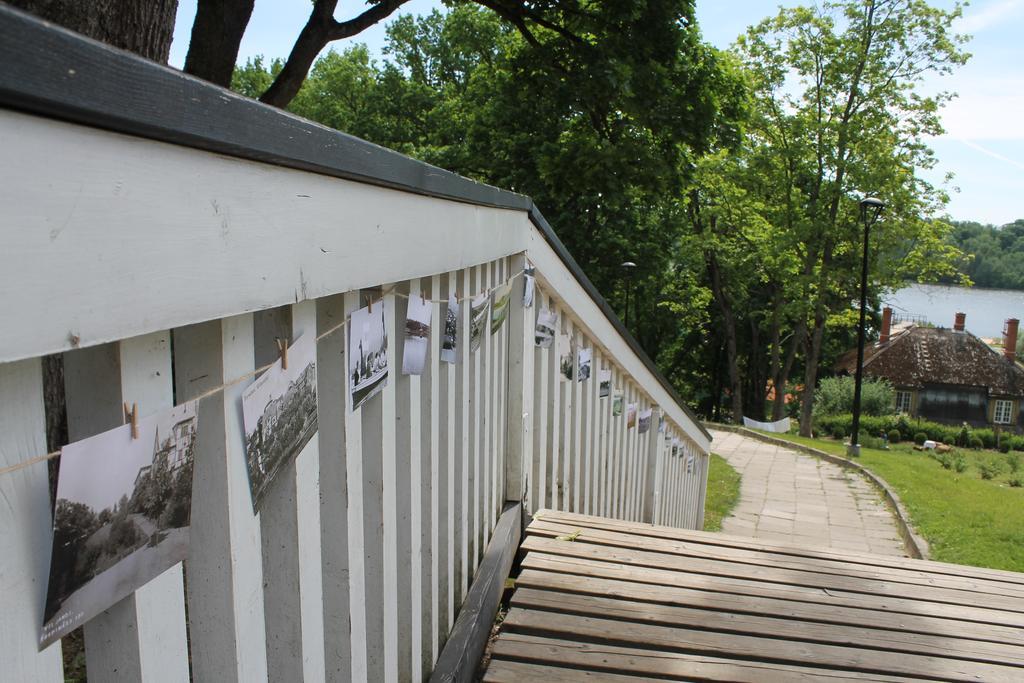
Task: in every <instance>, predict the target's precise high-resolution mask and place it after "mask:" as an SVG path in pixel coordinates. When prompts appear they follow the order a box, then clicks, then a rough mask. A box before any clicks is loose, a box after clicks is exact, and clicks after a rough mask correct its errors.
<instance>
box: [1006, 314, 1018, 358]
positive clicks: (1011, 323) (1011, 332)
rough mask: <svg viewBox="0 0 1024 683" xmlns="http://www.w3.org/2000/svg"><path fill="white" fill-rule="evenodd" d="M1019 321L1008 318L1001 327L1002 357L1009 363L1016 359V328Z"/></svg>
mask: <svg viewBox="0 0 1024 683" xmlns="http://www.w3.org/2000/svg"><path fill="white" fill-rule="evenodd" d="M1018 325H1020V321H1019V320H1017V319H1016V318H1008V319H1007V321H1006V325H1005V326H1004V327H1003V355H1004V356H1006V359H1007V360H1009V361H1010V362H1011V363H1012V362H1013V361H1014V360H1016V358H1017V326H1018Z"/></svg>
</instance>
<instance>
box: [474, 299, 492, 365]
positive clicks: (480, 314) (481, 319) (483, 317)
mask: <svg viewBox="0 0 1024 683" xmlns="http://www.w3.org/2000/svg"><path fill="white" fill-rule="evenodd" d="M489 301H490V297H488V296H487V292H484V293H483V294H479V295H477V296H475V297H473V300H472V301H471V302H470V304H469V350H470V352H474V351H476V350H477V349H479V348H480V339H481V337H483V334H484V324H485V323H486V322H487V303H488V302H489Z"/></svg>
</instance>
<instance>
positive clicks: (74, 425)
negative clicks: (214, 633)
mask: <svg viewBox="0 0 1024 683" xmlns="http://www.w3.org/2000/svg"><path fill="white" fill-rule="evenodd" d="M64 385H65V394H66V397H67V410H68V437H69V438H70V440H71V441H78V440H81V439H84V438H86V437H89V436H93V435H95V434H99V433H100V432H104V431H107V430H109V429H113V428H115V427H118V426H119V425H121V424H122V422H123V419H124V412H123V409H122V406H123V404H124V402H125V401H128V402H131V403H138V406H139V412H140V413H141V414H142V415H143V416H146V415H150V414H152V413H155V412H158V411H160V410H164V409H165V408H169V407H171V405H172V403H173V396H174V392H173V387H172V385H171V346H170V335H169V333H168V332H154V333H152V334H146V335H142V336H139V337H132V338H131V339H125V340H123V341H121V342H119V343H114V344H102V345H100V346H95V347H92V348H88V349H81V350H77V351H71V352H68V353H67V354H65V356H64ZM85 657H86V667H87V669H88V671H89V677H90V680H92V681H140V680H145V681H183V680H187V679H188V675H189V673H188V646H187V636H186V633H185V590H184V575H183V572H182V567H181V564H177V565H175V566H174V567H171V568H170V569H168V570H167V571H165V572H164V573H163V574H161V575H160V576H158V577H157V578H156V579H154V580H152V581H150V582H149V583H148V584H146V585H145V586H143V587H142V588H140V589H139V590H137V591H135V593H133V594H132V595H130V596H129V597H127V598H125V599H123V600H121V601H120V602H118V603H117V604H116V605H114V606H113V607H111V608H110V609H108V610H107V611H106V612H104V613H103V614H101V615H99V616H98V617H96V618H95V619H93V620H92V621H90V622H89V623H87V624H86V625H85Z"/></svg>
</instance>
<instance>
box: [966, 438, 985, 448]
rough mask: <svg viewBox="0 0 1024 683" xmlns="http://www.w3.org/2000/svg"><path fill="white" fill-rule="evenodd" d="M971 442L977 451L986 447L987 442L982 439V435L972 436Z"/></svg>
mask: <svg viewBox="0 0 1024 683" xmlns="http://www.w3.org/2000/svg"><path fill="white" fill-rule="evenodd" d="M969 444H970V446H971V448H973V449H974V450H976V451H980V450H981V449H982V448H984V447H985V442H984V441H982V440H981V437H978V436H972V437H971V439H970V441H969Z"/></svg>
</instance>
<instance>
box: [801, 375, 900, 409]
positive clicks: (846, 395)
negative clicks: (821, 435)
mask: <svg viewBox="0 0 1024 683" xmlns="http://www.w3.org/2000/svg"><path fill="white" fill-rule="evenodd" d="M853 393H854V378H853V377H828V378H825V379H823V380H821V384H820V385H818V391H817V393H816V394H815V397H814V416H815V417H818V416H824V415H839V414H842V413H850V412H852V411H853ZM895 400H896V399H895V395H894V394H893V390H892V386H891V385H890V384H889V383H888V382H886V381H885V380H875V379H870V380H865V381H864V382H863V383H862V385H861V395H860V406H861V414H862V415H891V414H892V412H893V408H894V406H895Z"/></svg>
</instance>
